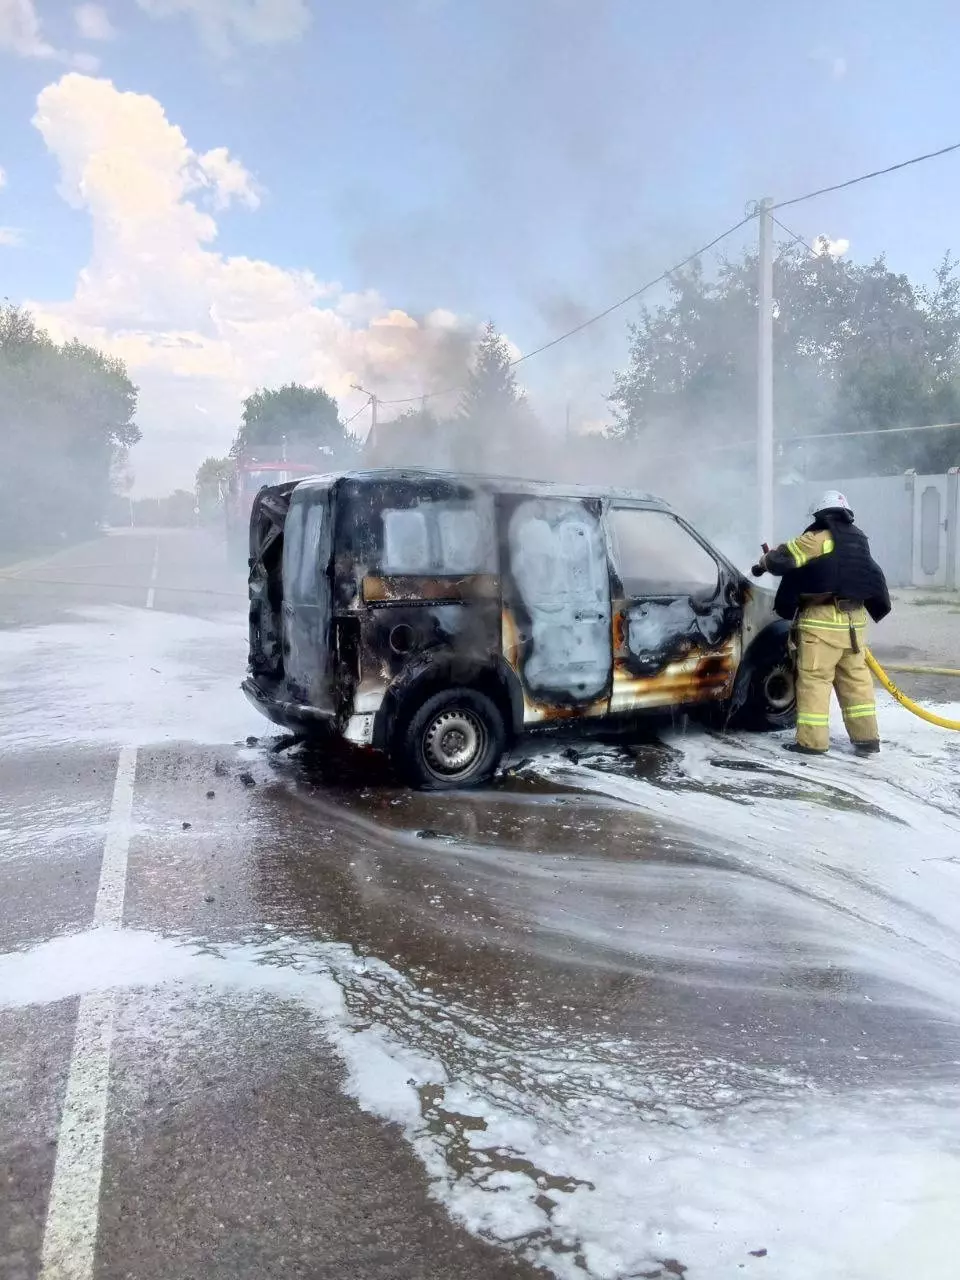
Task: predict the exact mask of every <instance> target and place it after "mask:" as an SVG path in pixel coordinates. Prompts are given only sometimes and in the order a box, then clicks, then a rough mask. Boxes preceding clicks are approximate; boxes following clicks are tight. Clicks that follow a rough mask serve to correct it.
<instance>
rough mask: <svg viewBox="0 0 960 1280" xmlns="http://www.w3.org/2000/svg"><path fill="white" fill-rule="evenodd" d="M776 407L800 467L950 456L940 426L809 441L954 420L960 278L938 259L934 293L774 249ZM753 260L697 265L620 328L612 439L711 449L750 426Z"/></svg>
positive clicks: (958, 398)
mask: <svg viewBox="0 0 960 1280" xmlns="http://www.w3.org/2000/svg"><path fill="white" fill-rule="evenodd" d="M774 294H775V313H774V334H773V339H774V413H775V420H776V424H777V433H778V436H780V438H781V439H782V440H783V439H785V440H786V441H787V442H788V443H787V445H786V446H785V447H784V452H785V456H786V457H787V459H788V460H790V461H792V462H793V463H794V464H796V463H797V462H798V460H799V461H800V462H801V463H802V465H803V466H804V467H805V468H806V469H807V470H809V469H810V467H814V468H815V469H817V470H822V471H824V472H826V473H830V472H833V473H834V474H836V473H837V472H838V469H839V474H850V471H849V468H850V467H851V466H853V467H859V468H860V469H861V470H887V471H891V472H896V471H899V470H903V469H904V468H905V467H906V466H918V468H924V467H936V468H938V469H939V468H941V467H945V466H947V465H950V463H951V461H953V462H955V461H956V460H957V453H958V445H960V442H958V441H954V442H953V443H952V444H951V443H950V441H949V440H945V439H944V435H943V434H942V433H934V432H931V433H918V434H917V435H910V434H907V433H899V432H896V433H891V434H888V435H886V436H882V437H881V436H878V435H873V434H871V435H868V436H859V435H858V436H851V437H850V438H849V439H848V440H845V441H844V440H841V441H840V443H839V444H837V443H834V442H826V443H823V442H816V443H815V442H813V441H810V440H806V441H805V440H804V437H810V436H820V435H824V434H827V433H836V434H838V435H844V434H847V433H850V432H869V433H874V432H883V431H885V430H888V429H889V428H894V427H903V426H919V425H924V424H927V423H932V422H942V421H957V420H958V419H960V281H958V279H957V275H956V263H955V262H954V261H953V260H952V259H951V258H949V257H947V258H945V259H944V260H943V262H942V263H941V265H940V267H939V269H938V271H937V274H936V277H935V284H934V287H933V288H931V289H928V290H925V289H918V288H916V287H914V286H913V285H912V284H911V282H910V281H909V280H908V279H907V277H906V276H904V275H901V274H897V273H895V272H892V271H890V270H889V269H888V267H887V265H886V262H885V261H884V259H883V258H882V257H881V258H878V259H876V260H875V261H873V262H871V263H868V264H866V265H857V264H855V263H853V262H850V261H848V260H847V259H844V258H833V257H831V256H830V255H829V254H827V253H825V252H824V253H818V254H816V255H810V254H809V253H808V252H807V251H806V250H805V249H804V248H802V247H799V246H797V245H792V246H788V247H786V248H782V249H781V250H780V252H779V254H778V256H777V260H776V264H775V279H774ZM756 326H757V260H756V255H755V254H754V253H745V254H744V255H743V256H742V257H741V258H740V259H739V260H737V261H729V260H728V261H724V262H723V263H721V266H720V268H719V271H718V272H717V274H716V276H715V277H714V278H707V277H706V275H705V274H704V272H703V268H702V265H701V264H700V263H699V262H697V263H694V264H693V265H692V266H691V267H689V268H687V269H686V270H685V271H682V272H679V273H677V275H675V276H674V277H673V278H672V280H671V281H670V283H669V300H668V302H667V303H666V304H665V305H663V306H660V307H658V308H657V309H656V310H653V311H650V310H646V309H645V310H644V311H643V313H642V314H641V317H640V320H639V321H638V323H637V324H635V325H633V326H631V329H630V335H631V348H630V361H629V365H628V367H627V369H626V370H625V371H623V372H622V373H620V374H618V375H617V376H616V379H615V382H614V389H613V393H612V395H611V401H612V403H613V405H614V408H615V413H616V417H617V429H618V432H619V434H621V435H622V436H625V437H628V438H629V437H635V438H639V437H644V438H646V439H648V440H652V439H654V438H656V437H658V436H659V437H660V439H661V440H662V441H665V442H672V443H673V445H674V447H676V444H677V443H678V442H685V443H686V444H687V445H693V446H699V445H701V444H705V445H711V446H716V445H719V444H722V443H723V442H724V441H725V440H727V441H732V440H737V439H740V440H742V439H744V438H745V437H749V436H750V435H751V431H752V424H753V422H754V421H755V403H756V348H757V337H756Z"/></svg>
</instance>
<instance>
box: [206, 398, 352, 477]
mask: <svg viewBox="0 0 960 1280" xmlns="http://www.w3.org/2000/svg"><path fill="white" fill-rule="evenodd" d="M284 441H286V448H287V456H288V457H289V458H290V460H291V461H299V460H301V458H302V459H304V460H306V461H311V460H312V459H313V457H314V455H315V454H316V453H317V451H318V450H320V449H322V448H327V449H331V450H332V451H333V457H334V459H335V460H342V459H343V458H345V457H347V456H349V455H350V454H351V453H353V452H354V451H355V450H356V440H355V438H354V437H353V436H352V435H350V434H349V433H348V432H347V431H346V429H345V427H344V425H343V423H342V422H341V421H340V413H339V410H338V407H337V402H336V400H335V399H334V398H333V396H330V395H328V394H327V393H326V391H324V390H323V388H322V387H305V386H303V385H302V384H301V383H299V382H289V383H287V384H286V385H285V386H282V387H277V388H275V389H271V388H266V387H264V388H261V389H260V390H258V391H255V392H254V393H253V395H251V396H247V398H246V400H244V402H243V414H242V417H241V421H240V428H239V430H238V431H237V435H236V438H235V440H234V442H233V447H232V448H231V450H230V452H231V455H232V456H233V457H238V456H239V455H240V454H256V451H257V448H258V447H260V446H266V447H267V448H268V449H269V450H270V451H271V452H273V453H275V452H276V451H277V450H279V448H280V447H281V446H282V445H283V443H284Z"/></svg>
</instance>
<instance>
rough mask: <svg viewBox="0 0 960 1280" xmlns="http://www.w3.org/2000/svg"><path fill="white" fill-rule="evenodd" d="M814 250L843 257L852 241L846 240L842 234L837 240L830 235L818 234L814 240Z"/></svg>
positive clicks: (835, 256)
mask: <svg viewBox="0 0 960 1280" xmlns="http://www.w3.org/2000/svg"><path fill="white" fill-rule="evenodd" d="M813 248H814V252H815V253H818V254H820V255H821V256H822V255H823V254H829V256H830V257H831V258H842V257H843V255H844V254H845V253H846V252H847V250H848V249H849V248H850V241H849V240H845V239H844V238H843V237H842V236H841V237H840V238H839V239H837V240H832V239H831V238H830V236H817V237H816V239H815V240H814V242H813Z"/></svg>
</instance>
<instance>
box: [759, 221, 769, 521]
mask: <svg viewBox="0 0 960 1280" xmlns="http://www.w3.org/2000/svg"><path fill="white" fill-rule="evenodd" d="M772 209H773V201H772V200H771V199H770V198H769V196H768V197H767V198H766V199H764V200H761V201H760V204H759V206H758V209H757V212H758V215H759V222H760V282H759V289H758V300H759V307H758V311H759V332H758V335H757V336H758V343H757V533H758V538H757V541H758V542H760V543H763V542H767V541H768V540H772V538H773V214H772V212H771V211H772Z"/></svg>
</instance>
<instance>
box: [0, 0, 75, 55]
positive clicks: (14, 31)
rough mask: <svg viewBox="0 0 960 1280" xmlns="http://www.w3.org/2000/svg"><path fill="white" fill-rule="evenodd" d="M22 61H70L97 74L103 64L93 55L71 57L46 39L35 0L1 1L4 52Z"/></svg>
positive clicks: (0, 44)
mask: <svg viewBox="0 0 960 1280" xmlns="http://www.w3.org/2000/svg"><path fill="white" fill-rule="evenodd" d="M4 52H6V53H12V54H15V55H16V56H17V57H19V58H49V59H51V60H53V61H56V62H66V63H69V64H70V65H71V66H74V67H78V68H79V69H80V70H81V71H95V70H96V69H97V66H98V65H99V64H98V62H97V59H96V58H94V57H92V55H90V54H86V53H80V54H70V53H65V52H64V51H63V50H62V49H56V48H54V46H53V45H52V44H50V42H49V41H48V40H47V39H46V38H45V36H44V34H43V29H42V27H41V25H40V16H39V14H38V13H37V9H36V6H35V4H34V3H33V0H0V53H4Z"/></svg>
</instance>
